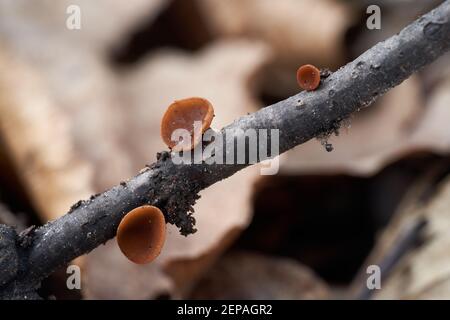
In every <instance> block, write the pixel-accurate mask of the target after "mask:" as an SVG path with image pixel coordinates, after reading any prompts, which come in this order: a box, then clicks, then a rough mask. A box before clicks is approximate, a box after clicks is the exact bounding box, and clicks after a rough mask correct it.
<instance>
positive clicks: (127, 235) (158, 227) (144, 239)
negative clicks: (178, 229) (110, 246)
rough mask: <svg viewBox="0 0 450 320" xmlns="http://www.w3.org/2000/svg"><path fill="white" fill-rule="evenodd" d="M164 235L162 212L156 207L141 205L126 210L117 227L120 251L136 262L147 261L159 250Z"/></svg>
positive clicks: (156, 254) (164, 227) (162, 243)
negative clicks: (128, 210)
mask: <svg viewBox="0 0 450 320" xmlns="http://www.w3.org/2000/svg"><path fill="white" fill-rule="evenodd" d="M165 237H166V221H165V219H164V214H163V213H162V212H161V210H159V209H158V208H157V207H154V206H142V207H138V208H136V209H133V210H131V211H130V212H128V213H127V214H126V215H125V217H124V218H123V219H122V221H121V222H120V224H119V227H118V228H117V243H118V245H119V248H120V250H121V251H122V253H123V254H124V255H125V256H126V257H127V258H128V259H130V260H131V261H133V262H134V263H137V264H144V263H149V262H151V261H153V260H154V259H156V257H157V256H158V255H159V253H160V252H161V249H162V247H163V245H164V240H165Z"/></svg>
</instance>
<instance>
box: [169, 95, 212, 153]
mask: <svg viewBox="0 0 450 320" xmlns="http://www.w3.org/2000/svg"><path fill="white" fill-rule="evenodd" d="M213 117H214V108H213V106H212V104H211V103H210V102H209V101H208V100H206V99H203V98H198V97H193V98H187V99H182V100H177V101H175V102H173V103H172V104H171V105H170V106H169V107H168V108H167V111H166V113H165V114H164V116H163V118H162V121H161V137H162V139H163V141H164V142H165V143H166V144H167V145H168V146H169V148H171V149H172V150H174V151H187V150H191V149H193V148H194V147H195V146H196V145H197V144H198V143H199V142H200V140H201V139H202V134H203V133H204V132H205V131H206V130H207V129H208V128H209V126H210V125H211V121H212V119H213ZM194 123H198V124H200V126H199V128H198V129H199V130H197V131H199V132H195V134H194ZM176 129H185V130H187V132H189V135H190V141H185V140H182V141H173V140H172V134H173V132H174V131H175V130H176Z"/></svg>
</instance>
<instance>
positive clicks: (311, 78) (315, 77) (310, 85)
mask: <svg viewBox="0 0 450 320" xmlns="http://www.w3.org/2000/svg"><path fill="white" fill-rule="evenodd" d="M297 83H298V85H299V86H300V88H302V89H305V90H308V91H311V90H315V89H316V88H317V87H318V86H319V84H320V70H319V69H318V68H316V67H315V66H313V65H311V64H305V65H303V66H301V67H300V68H298V70H297Z"/></svg>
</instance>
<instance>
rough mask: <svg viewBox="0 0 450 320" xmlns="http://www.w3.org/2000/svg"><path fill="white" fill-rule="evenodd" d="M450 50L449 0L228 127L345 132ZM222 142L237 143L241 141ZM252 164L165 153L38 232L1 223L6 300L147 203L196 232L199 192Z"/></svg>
mask: <svg viewBox="0 0 450 320" xmlns="http://www.w3.org/2000/svg"><path fill="white" fill-rule="evenodd" d="M449 47H450V0H447V1H444V3H442V4H441V5H440V6H439V7H437V8H436V9H434V10H433V11H431V12H430V13H428V14H426V15H424V16H422V17H421V18H419V19H418V20H416V21H415V22H413V23H412V24H410V25H409V26H407V27H406V28H405V29H403V30H402V31H401V32H400V33H399V34H398V35H395V36H393V37H391V38H389V39H387V40H386V41H384V42H380V43H378V44H377V45H375V46H374V47H372V48H371V49H369V50H368V51H366V52H365V53H364V54H362V55H361V56H360V57H358V58H357V59H356V60H354V61H353V62H351V63H349V64H347V65H346V66H344V67H343V68H341V69H339V70H338V71H336V72H335V73H333V74H331V75H330V76H329V77H328V78H327V79H325V80H324V81H323V83H322V84H321V86H320V87H319V89H318V90H317V91H313V92H300V93H299V94H297V95H295V96H292V97H290V98H288V99H286V100H283V101H281V102H278V103H276V104H274V105H271V106H268V107H266V108H264V109H262V110H260V111H258V112H255V113H253V114H249V115H247V116H244V117H241V118H239V119H237V120H236V121H234V122H233V123H232V124H230V125H228V126H227V127H225V128H224V129H223V130H222V131H221V132H222V134H223V135H225V132H227V134H229V133H230V132H231V134H232V135H234V136H236V137H238V136H240V135H241V134H242V130H243V131H245V130H247V129H279V130H280V131H279V132H280V140H279V148H280V153H282V152H285V151H287V150H289V149H291V148H293V147H295V146H297V145H299V144H301V143H304V142H306V141H308V140H309V139H311V138H313V137H317V136H320V135H326V134H330V133H332V132H334V131H336V130H338V129H339V126H340V124H341V122H342V121H343V120H344V119H346V118H347V117H348V116H349V115H350V114H351V113H352V112H355V111H357V110H359V108H362V107H366V106H368V105H369V104H370V103H372V102H373V101H374V100H375V99H376V98H377V97H378V96H380V95H382V94H383V93H385V92H386V91H388V90H389V89H391V88H392V87H394V86H396V85H398V84H399V83H401V82H402V81H403V80H405V79H407V78H408V77H409V76H410V75H411V74H412V73H414V72H416V71H418V70H419V69H420V68H422V67H423V66H425V65H426V64H428V63H430V62H432V61H434V60H435V59H436V58H438V57H439V56H440V55H442V54H443V53H444V52H446V51H447V50H449ZM269 139H270V136H269ZM224 141H227V139H224ZM228 141H230V140H228ZM222 147H223V148H224V150H225V149H228V148H234V141H233V145H231V143H229V142H225V144H224V145H223V146H222ZM258 160H264V159H258ZM248 165H249V164H243V165H230V164H213V165H208V164H206V163H202V164H198V165H176V164H174V163H173V161H172V158H171V155H170V154H169V153H167V152H163V153H160V154H159V156H158V160H157V162H156V163H154V164H153V165H151V166H149V167H147V168H145V169H144V170H143V171H141V172H140V173H139V174H138V175H137V176H135V177H134V178H132V179H130V180H129V181H127V182H123V183H120V184H119V185H117V186H115V187H113V188H112V189H110V190H108V191H106V192H104V193H102V194H99V195H96V196H93V197H91V199H89V200H86V201H80V202H78V203H77V204H75V205H74V206H73V207H72V209H71V210H70V212H68V213H67V214H66V215H64V216H62V217H61V218H59V219H57V220H55V221H52V222H49V223H47V224H45V225H44V226H42V227H40V228H38V229H36V230H31V231H29V232H27V233H26V234H22V235H19V236H17V234H16V233H15V232H14V230H12V229H11V228H8V227H6V226H3V227H1V226H0V227H1V228H0V286H2V287H1V289H0V297H3V298H30V297H31V298H35V297H36V294H35V290H36V289H37V288H38V287H39V285H40V281H41V280H42V279H44V278H45V277H47V276H48V275H49V274H50V273H51V272H53V271H54V270H55V269H56V268H57V267H59V266H62V265H65V264H67V263H69V262H70V261H71V260H73V259H74V258H76V257H78V256H80V255H82V254H85V253H87V252H90V251H91V250H93V249H94V248H96V247H97V246H99V245H100V244H102V243H105V242H106V241H108V240H109V239H111V238H113V237H114V236H115V234H116V229H117V226H118V224H119V222H120V220H121V219H122V217H123V216H124V215H125V214H126V213H127V212H128V211H130V210H132V209H133V208H135V207H138V206H140V205H143V204H148V203H149V204H153V205H156V206H158V207H159V208H161V209H162V211H163V212H164V214H165V216H166V220H167V221H168V222H169V223H172V224H175V225H177V226H178V227H179V228H180V232H181V233H182V234H184V235H188V234H190V233H193V232H195V228H194V224H195V219H194V218H193V216H192V212H193V208H192V206H193V205H194V203H195V201H196V200H197V199H198V192H199V191H200V190H202V189H204V188H207V187H208V186H210V185H212V184H214V183H216V182H218V181H220V180H222V179H225V178H227V177H229V176H231V175H233V174H234V173H236V172H237V171H239V170H241V169H243V168H245V167H246V166H248ZM6 253H7V254H9V256H10V257H15V258H14V259H11V261H10V262H11V263H8V260H6V261H5V259H4V258H3V256H4V254H6ZM14 261H15V263H14Z"/></svg>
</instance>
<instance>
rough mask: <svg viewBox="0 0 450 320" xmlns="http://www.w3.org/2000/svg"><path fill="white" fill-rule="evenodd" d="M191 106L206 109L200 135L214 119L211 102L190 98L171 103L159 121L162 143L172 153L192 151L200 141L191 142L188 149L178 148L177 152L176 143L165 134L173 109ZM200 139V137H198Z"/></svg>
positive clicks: (199, 98)
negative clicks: (172, 151)
mask: <svg viewBox="0 0 450 320" xmlns="http://www.w3.org/2000/svg"><path fill="white" fill-rule="evenodd" d="M180 105H181V106H189V105H190V106H191V107H194V106H196V105H198V106H201V107H206V114H205V115H204V117H203V119H202V128H201V133H202V134H203V133H204V132H205V131H206V130H208V129H209V128H210V126H211V122H212V120H213V118H214V107H213V105H212V104H211V102H209V101H208V100H207V99H205V98H201V97H190V98H185V99H181V100H175V101H174V102H172V103H171V104H170V105H169V107H167V110H166V112H165V113H164V115H163V117H162V119H161V132H160V133H161V138H162V139H163V141H164V143H165V144H166V145H167V146H168V147H169V148H170V149H172V150H174V151H188V150H191V149H193V148H194V147H195V146H196V145H197V144H198V143H199V141H200V140H201V139H200V140H196V141H195V140H194V139H193V141H192V145H191V146H190V147H185V148H178V149H179V150H177V148H176V145H177V144H176V143H175V142H174V141H172V140H171V134H170V135H169V134H167V130H166V129H167V126H168V125H169V122H170V118H171V117H172V116H173V111H174V109H176V108H178V107H179V106H180ZM200 138H201V137H200Z"/></svg>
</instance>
